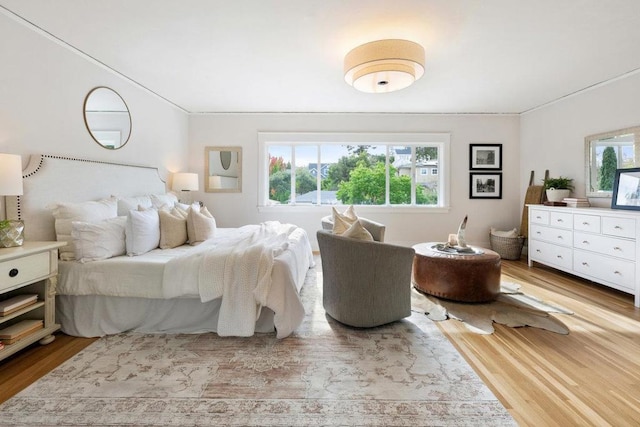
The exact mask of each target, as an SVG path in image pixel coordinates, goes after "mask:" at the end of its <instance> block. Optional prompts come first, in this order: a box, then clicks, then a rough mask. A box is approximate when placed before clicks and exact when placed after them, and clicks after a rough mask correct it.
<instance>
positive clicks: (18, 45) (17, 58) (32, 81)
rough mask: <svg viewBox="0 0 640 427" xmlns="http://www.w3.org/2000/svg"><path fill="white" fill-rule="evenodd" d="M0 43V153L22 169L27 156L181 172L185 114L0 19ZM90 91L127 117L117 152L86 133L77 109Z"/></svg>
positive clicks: (184, 161)
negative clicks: (113, 101) (114, 96)
mask: <svg viewBox="0 0 640 427" xmlns="http://www.w3.org/2000/svg"><path fill="white" fill-rule="evenodd" d="M0 40H2V42H1V43H0V58H2V65H1V66H0V152H3V153H12V154H21V155H22V156H23V163H24V164H25V165H26V163H27V159H26V158H27V157H28V155H29V154H55V155H63V156H72V157H79V158H86V159H95V160H104V161H112V162H125V163H133V164H141V165H151V166H159V167H160V168H161V170H162V169H163V168H164V169H166V170H169V171H178V170H184V169H186V165H187V150H188V143H187V138H188V115H187V114H186V113H184V112H182V111H181V110H180V109H178V108H176V107H174V106H172V105H171V104H168V103H167V102H165V101H163V100H161V99H160V98H158V97H156V96H154V95H151V94H149V93H148V92H147V91H145V90H143V89H140V88H139V87H137V86H135V85H133V84H131V83H129V82H128V81H126V80H124V79H123V78H121V77H119V76H117V75H115V74H113V73H111V72H109V71H107V70H105V69H103V68H102V67H100V66H98V65H96V64H94V63H92V62H90V61H89V60H87V59H85V58H83V57H82V56H80V55H78V54H76V53H74V52H72V51H70V50H68V49H67V48H65V47H63V46H61V45H59V44H57V43H56V42H54V41H52V40H50V39H48V38H47V37H44V36H43V35H41V34H39V33H36V32H35V31H33V30H31V29H30V28H27V27H26V26H24V25H22V24H21V23H18V22H16V21H14V20H13V19H10V18H8V17H7V16H5V15H4V14H2V13H0ZM96 86H108V87H110V88H112V89H114V90H115V91H116V92H118V93H119V94H120V95H121V96H122V98H123V99H124V100H125V101H126V103H127V105H128V106H129V109H130V111H131V118H132V133H131V138H130V139H129V142H128V143H127V144H126V145H125V146H124V147H123V148H121V149H119V150H107V149H104V148H102V147H101V146H100V145H98V144H97V143H96V142H95V141H94V140H93V139H92V138H91V136H90V135H89V133H88V131H87V129H86V127H85V124H84V119H83V114H82V106H83V102H84V99H85V96H86V95H87V93H88V92H89V91H90V90H91V89H92V88H94V87H96ZM164 175H166V171H165V172H164ZM114 179H117V177H114ZM0 211H1V209H0Z"/></svg>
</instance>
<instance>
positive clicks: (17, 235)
mask: <svg viewBox="0 0 640 427" xmlns="http://www.w3.org/2000/svg"><path fill="white" fill-rule="evenodd" d="M22 191H23V190H22V158H21V157H20V156H19V155H16V154H3V153H0V196H21V195H22ZM23 242H24V223H23V222H22V221H17V220H9V219H6V220H3V221H0V247H4V248H10V247H13V246H22V243H23Z"/></svg>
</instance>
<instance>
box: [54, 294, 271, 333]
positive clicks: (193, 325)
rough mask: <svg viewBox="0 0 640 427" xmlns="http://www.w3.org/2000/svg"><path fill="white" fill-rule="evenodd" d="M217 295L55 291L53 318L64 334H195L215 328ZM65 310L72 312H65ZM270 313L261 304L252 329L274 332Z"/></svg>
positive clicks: (218, 304)
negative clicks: (202, 297) (155, 296)
mask: <svg viewBox="0 0 640 427" xmlns="http://www.w3.org/2000/svg"><path fill="white" fill-rule="evenodd" d="M220 302H221V300H220V299H216V300H213V301H209V302H206V303H203V302H201V301H200V299H198V298H173V299H150V298H132V297H126V298H122V297H111V296H99V295H80V296H74V295H58V296H57V297H56V322H57V323H60V325H61V330H62V332H64V333H65V334H67V335H72V336H75V337H101V336H104V335H111V334H118V333H121V332H125V331H134V332H140V333H152V334H159V333H172V334H199V333H204V332H217V326H218V315H219V312H220ZM66 313H73V316H69V315H68V314H66ZM273 317H274V313H273V311H272V310H271V309H269V308H266V307H264V308H262V311H261V313H260V317H259V318H258V320H257V321H256V329H255V331H256V332H263V333H265V332H266V333H268V332H274V331H275V327H274V322H273Z"/></svg>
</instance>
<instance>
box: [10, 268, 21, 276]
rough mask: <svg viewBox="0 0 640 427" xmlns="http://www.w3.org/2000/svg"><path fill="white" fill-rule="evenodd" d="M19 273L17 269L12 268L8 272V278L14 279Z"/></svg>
mask: <svg viewBox="0 0 640 427" xmlns="http://www.w3.org/2000/svg"><path fill="white" fill-rule="evenodd" d="M18 273H20V272H19V271H18V269H17V268H12V269H11V270H9V277H16V276H17V275H18Z"/></svg>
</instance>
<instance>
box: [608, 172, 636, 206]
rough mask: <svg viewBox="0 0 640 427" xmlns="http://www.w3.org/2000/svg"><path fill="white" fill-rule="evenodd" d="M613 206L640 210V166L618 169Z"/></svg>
mask: <svg viewBox="0 0 640 427" xmlns="http://www.w3.org/2000/svg"><path fill="white" fill-rule="evenodd" d="M611 208H612V209H630V210H640V168H630V169H617V170H616V175H615V179H614V183H613V196H612V197H611Z"/></svg>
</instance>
